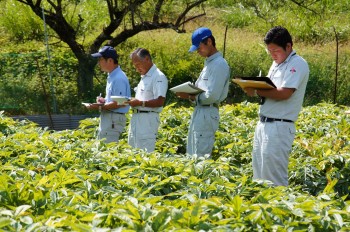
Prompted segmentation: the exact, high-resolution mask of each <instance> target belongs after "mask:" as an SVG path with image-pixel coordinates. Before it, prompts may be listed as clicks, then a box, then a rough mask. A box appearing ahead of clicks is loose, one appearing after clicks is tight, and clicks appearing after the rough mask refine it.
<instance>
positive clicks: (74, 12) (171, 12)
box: [3, 0, 206, 98]
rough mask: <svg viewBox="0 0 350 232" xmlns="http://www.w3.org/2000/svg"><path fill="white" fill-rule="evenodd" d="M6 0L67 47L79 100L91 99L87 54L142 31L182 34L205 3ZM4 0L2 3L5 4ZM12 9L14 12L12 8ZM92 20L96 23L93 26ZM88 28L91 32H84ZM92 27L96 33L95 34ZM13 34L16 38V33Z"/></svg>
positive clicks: (91, 63)
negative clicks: (75, 72)
mask: <svg viewBox="0 0 350 232" xmlns="http://www.w3.org/2000/svg"><path fill="white" fill-rule="evenodd" d="M7 1H10V2H13V1H14V2H16V3H20V4H21V5H22V6H23V7H24V10H25V11H27V12H28V9H30V10H32V12H33V14H30V15H28V16H27V17H28V18H32V17H39V18H40V19H42V20H43V21H44V22H45V24H47V25H48V26H49V27H50V28H51V29H52V31H51V32H53V35H55V36H56V37H58V38H59V39H58V42H62V43H63V44H64V45H66V46H68V47H69V49H70V50H71V51H72V53H73V54H74V56H75V57H76V59H77V60H78V78H77V90H78V95H79V96H80V97H83V98H89V97H90V98H91V97H92V91H93V74H94V66H95V65H96V63H97V62H96V60H94V59H93V58H92V57H91V56H90V54H91V53H94V52H97V51H98V49H99V48H100V47H101V46H102V45H104V44H106V43H108V44H109V45H111V46H113V47H116V46H118V45H119V44H121V43H122V42H124V41H126V40H127V39H129V38H131V37H133V36H134V35H136V34H138V33H140V32H142V31H149V30H156V29H164V28H170V29H173V30H175V31H177V32H183V31H184V30H183V29H182V27H183V25H184V24H185V23H187V22H189V21H191V20H192V19H194V18H196V17H199V16H201V15H204V13H200V12H193V13H192V10H193V9H196V8H198V7H199V6H201V4H202V3H203V2H205V1H206V0H195V1H188V0H181V1H171V0H166V1H164V0H158V1H153V0H136V1H123V0H105V1H102V0H100V1H98V3H99V4H96V3H92V4H90V2H92V1H89V0H85V1H68V0H66V1H56V2H54V1H41V0H36V1H32V0H7ZM7 1H5V3H3V4H6V3H7ZM13 8H14V9H16V6H13ZM81 11H82V12H84V13H81ZM200 11H202V10H200ZM95 12H101V13H103V14H104V15H105V16H104V17H103V16H102V17H98V18H93V17H92V18H91V17H90V14H95ZM16 16H18V14H15V16H14V17H16ZM188 16H189V17H188ZM5 17H7V16H5ZM11 17H13V16H11ZM11 17H7V18H11ZM95 20H97V21H99V23H96V21H95ZM7 28H9V27H7ZM89 28H91V30H92V31H91V30H89V31H88V30H86V29H89ZM96 28H99V30H97V31H96ZM89 33H92V37H90V39H89V40H85V38H86V37H87V35H89ZM14 35H15V36H16V33H15V34H14Z"/></svg>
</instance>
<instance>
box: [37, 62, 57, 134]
mask: <svg viewBox="0 0 350 232" xmlns="http://www.w3.org/2000/svg"><path fill="white" fill-rule="evenodd" d="M36 65H37V67H38V74H39V77H40V80H41V87H42V88H43V91H44V96H45V105H46V112H47V114H48V115H49V119H50V129H52V130H53V129H55V128H54V124H53V120H52V116H51V112H50V103H49V97H48V95H47V92H46V88H45V84H44V78H43V77H42V75H41V71H40V66H39V61H38V58H36Z"/></svg>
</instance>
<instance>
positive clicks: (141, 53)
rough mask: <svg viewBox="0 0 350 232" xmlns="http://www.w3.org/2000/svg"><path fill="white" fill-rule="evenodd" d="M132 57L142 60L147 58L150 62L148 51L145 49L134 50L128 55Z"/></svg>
mask: <svg viewBox="0 0 350 232" xmlns="http://www.w3.org/2000/svg"><path fill="white" fill-rule="evenodd" d="M133 55H136V56H138V57H139V58H141V59H142V60H143V59H145V58H146V57H149V59H150V60H152V57H151V54H150V53H149V51H148V50H147V49H144V48H137V49H135V50H134V51H133V52H132V53H131V54H130V58H132V56H133Z"/></svg>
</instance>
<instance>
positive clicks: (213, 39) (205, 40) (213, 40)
mask: <svg viewBox="0 0 350 232" xmlns="http://www.w3.org/2000/svg"><path fill="white" fill-rule="evenodd" d="M208 39H211V41H212V43H213V46H214V47H216V43H215V38H214V36H213V35H211V36H209V37H208V38H205V39H203V40H202V42H201V43H204V44H205V45H206V44H207V43H208Z"/></svg>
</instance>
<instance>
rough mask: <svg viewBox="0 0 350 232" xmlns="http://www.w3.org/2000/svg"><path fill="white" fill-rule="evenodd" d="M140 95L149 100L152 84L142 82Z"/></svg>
mask: <svg viewBox="0 0 350 232" xmlns="http://www.w3.org/2000/svg"><path fill="white" fill-rule="evenodd" d="M140 92H141V96H142V97H143V99H144V100H151V99H153V87H152V85H151V84H150V83H149V84H144V85H143V86H142V87H141V91H140Z"/></svg>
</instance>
